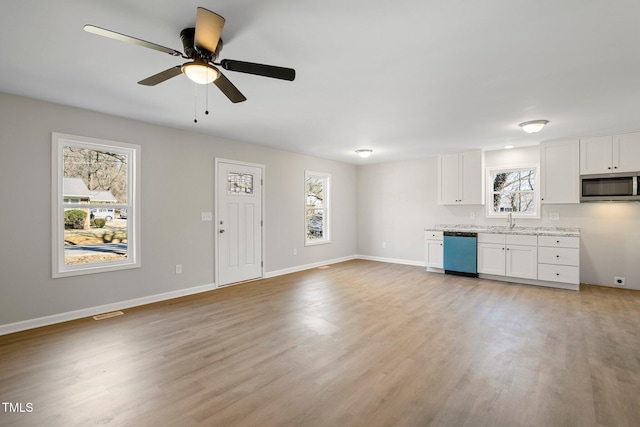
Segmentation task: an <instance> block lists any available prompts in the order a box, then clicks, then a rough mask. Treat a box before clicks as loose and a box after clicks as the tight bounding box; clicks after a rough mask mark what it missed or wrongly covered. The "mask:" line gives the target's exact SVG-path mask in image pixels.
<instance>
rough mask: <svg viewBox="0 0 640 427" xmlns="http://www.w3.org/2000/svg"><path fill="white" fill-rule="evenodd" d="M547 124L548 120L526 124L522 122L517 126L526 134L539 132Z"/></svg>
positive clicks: (532, 121)
mask: <svg viewBox="0 0 640 427" xmlns="http://www.w3.org/2000/svg"><path fill="white" fill-rule="evenodd" d="M547 123H549V120H531V121H528V122H522V123H520V124H519V125H518V126H520V127H521V128H522V130H523V131H525V132H526V133H536V132H540V131H541V130H542V128H543V127H545V126H546V124H547Z"/></svg>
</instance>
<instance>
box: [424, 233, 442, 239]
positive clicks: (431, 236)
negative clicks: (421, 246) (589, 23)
mask: <svg viewBox="0 0 640 427" xmlns="http://www.w3.org/2000/svg"><path fill="white" fill-rule="evenodd" d="M424 238H425V240H443V239H444V237H443V232H442V231H425V232H424Z"/></svg>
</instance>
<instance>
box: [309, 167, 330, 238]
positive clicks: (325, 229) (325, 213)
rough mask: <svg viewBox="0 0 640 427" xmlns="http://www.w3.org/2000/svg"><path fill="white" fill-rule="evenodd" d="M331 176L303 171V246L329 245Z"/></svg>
mask: <svg viewBox="0 0 640 427" xmlns="http://www.w3.org/2000/svg"><path fill="white" fill-rule="evenodd" d="M330 179H331V175H329V174H326V173H320V172H310V171H305V221H304V223H305V244H306V245H314V244H320V243H329V242H330V238H329V182H330Z"/></svg>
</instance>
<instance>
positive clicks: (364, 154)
mask: <svg viewBox="0 0 640 427" xmlns="http://www.w3.org/2000/svg"><path fill="white" fill-rule="evenodd" d="M371 153H373V150H371V149H370V148H362V149H360V150H356V154H357V155H358V156H360V157H362V158H363V159H366V158H367V157H369V156H370V155H371Z"/></svg>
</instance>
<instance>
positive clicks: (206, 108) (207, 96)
mask: <svg viewBox="0 0 640 427" xmlns="http://www.w3.org/2000/svg"><path fill="white" fill-rule="evenodd" d="M207 72H208V71H207ZM205 86H206V88H205V91H206V92H205V93H206V99H207V101H206V102H207V106H206V107H205V110H204V114H205V115H208V114H209V86H210V85H205Z"/></svg>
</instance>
